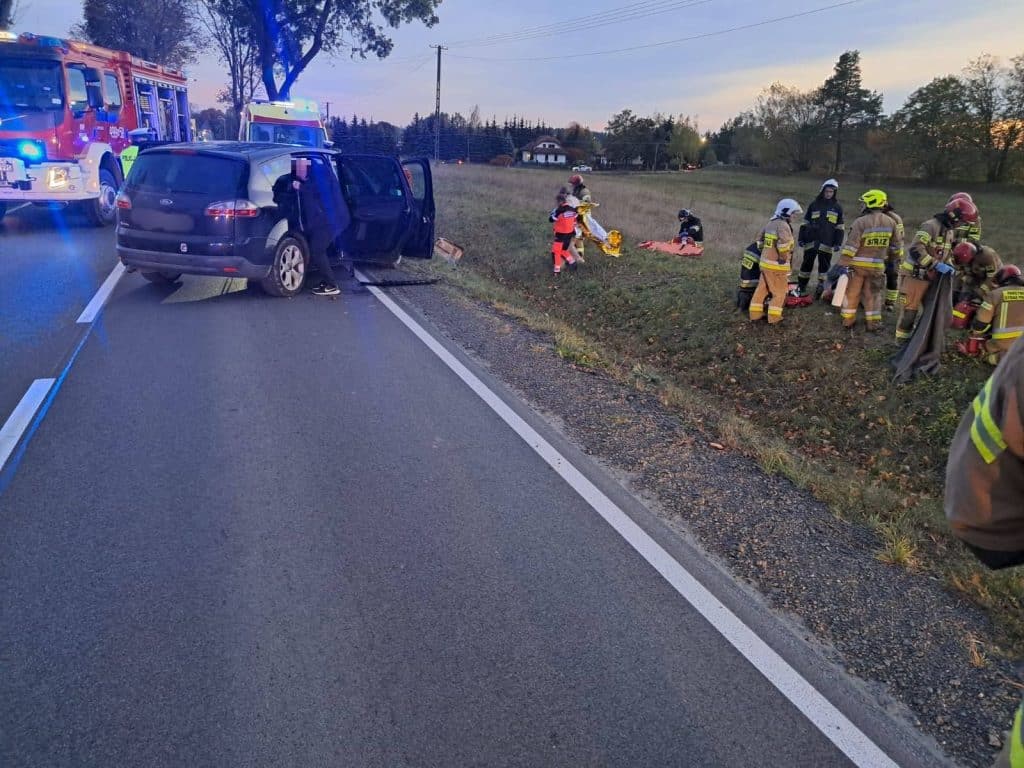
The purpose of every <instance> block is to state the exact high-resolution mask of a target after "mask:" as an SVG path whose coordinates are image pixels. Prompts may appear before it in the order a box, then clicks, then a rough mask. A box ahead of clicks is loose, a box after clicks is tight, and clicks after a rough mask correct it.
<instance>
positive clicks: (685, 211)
mask: <svg viewBox="0 0 1024 768" xmlns="http://www.w3.org/2000/svg"><path fill="white" fill-rule="evenodd" d="M679 218H680V219H688V218H690V209H689V208H680V209H679Z"/></svg>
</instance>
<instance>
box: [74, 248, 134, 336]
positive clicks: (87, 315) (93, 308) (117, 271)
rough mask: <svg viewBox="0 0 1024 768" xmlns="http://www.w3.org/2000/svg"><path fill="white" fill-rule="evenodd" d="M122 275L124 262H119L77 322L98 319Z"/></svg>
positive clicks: (89, 321) (88, 321)
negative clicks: (97, 316)
mask: <svg viewBox="0 0 1024 768" xmlns="http://www.w3.org/2000/svg"><path fill="white" fill-rule="evenodd" d="M122 275H124V264H121V263H120V262H118V264H117V266H116V267H114V269H113V270H111V272H110V274H109V275H107V279H106V280H104V281H103V285H101V286H100V289H99V290H98V291H96V295H95V296H93V297H92V300H91V301H90V302H89V303H88V304H86V306H85V309H83V310H82V314H80V315H79V316H78V320H77V321H76V322H78V323H91V322H92V321H93V320H95V319H96V315H98V314H99V313H100V310H101V309H103V305H104V304H106V303H107V299H109V298H110V294H111V293H113V292H114V289H115V288H116V287H117V281H118V280H120V279H121V276H122Z"/></svg>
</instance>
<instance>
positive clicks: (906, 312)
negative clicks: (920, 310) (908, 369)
mask: <svg viewBox="0 0 1024 768" xmlns="http://www.w3.org/2000/svg"><path fill="white" fill-rule="evenodd" d="M916 319H917V310H916V309H907V308H906V307H904V308H903V314H901V315H900V320H899V323H898V324H897V326H896V341H898V342H899V343H900V344H905V343H906V342H908V341H910V337H911V336H913V335H914V320H916Z"/></svg>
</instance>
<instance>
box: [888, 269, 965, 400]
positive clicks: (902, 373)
mask: <svg viewBox="0 0 1024 768" xmlns="http://www.w3.org/2000/svg"><path fill="white" fill-rule="evenodd" d="M920 313H921V317H920V321H919V322H918V324H917V329H916V330H915V331H914V335H913V336H911V337H910V340H909V341H908V342H907V343H906V344H905V345H904V347H903V348H902V349H901V350H900V351H899V352H897V353H896V355H895V356H894V357H893V358H892V367H893V370H894V371H895V374H894V375H893V383H894V384H906V383H907V382H909V381H911V380H912V379H913V378H914V377H915V376H918V375H919V374H922V373H923V374H926V375H931V374H934V373H936V372H937V371H938V370H939V361H940V360H941V359H942V352H943V350H944V349H945V348H946V329H947V328H949V326H950V323H952V321H953V276H952V275H937V276H936V278H935V280H933V281H932V284H931V285H930V286H928V293H926V294H925V297H924V303H923V305H922V307H921V309H920Z"/></svg>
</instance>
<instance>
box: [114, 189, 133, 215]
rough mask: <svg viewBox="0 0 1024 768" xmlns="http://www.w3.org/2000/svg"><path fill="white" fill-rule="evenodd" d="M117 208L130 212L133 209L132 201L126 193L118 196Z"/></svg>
mask: <svg viewBox="0 0 1024 768" xmlns="http://www.w3.org/2000/svg"><path fill="white" fill-rule="evenodd" d="M117 207H118V208H120V209H121V210H122V211H130V210H131V209H132V200H131V198H130V197H128V195H126V194H125V193H124V192H122V193H121V194H119V195H118V196H117Z"/></svg>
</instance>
